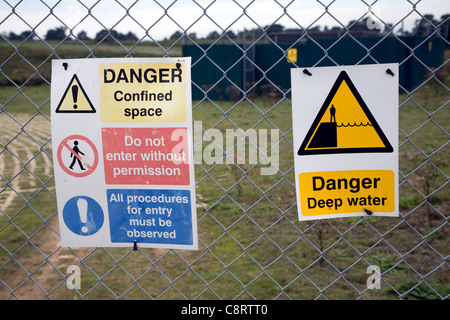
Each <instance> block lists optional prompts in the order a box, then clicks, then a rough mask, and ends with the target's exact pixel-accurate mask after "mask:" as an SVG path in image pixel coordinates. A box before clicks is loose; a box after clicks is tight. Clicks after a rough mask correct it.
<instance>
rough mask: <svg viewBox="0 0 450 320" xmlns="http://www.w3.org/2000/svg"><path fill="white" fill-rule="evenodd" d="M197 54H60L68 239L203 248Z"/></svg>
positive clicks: (57, 72) (86, 243) (57, 123)
mask: <svg viewBox="0 0 450 320" xmlns="http://www.w3.org/2000/svg"><path fill="white" fill-rule="evenodd" d="M190 62H191V61H190V58H163V59H149V58H136V59H135V58H126V59H115V58H113V59H73V60H64V61H61V60H54V61H53V65H52V88H51V101H52V113H51V116H52V141H53V144H54V146H55V147H54V148H53V152H54V159H55V166H54V167H55V180H56V195H57V203H58V213H59V218H60V219H59V220H60V228H61V243H62V245H63V246H70V247H127V246H134V245H135V243H136V244H137V247H150V248H172V249H193V250H195V249H197V247H198V244H197V225H196V224H197V218H196V206H195V182H194V169H193V161H192V159H193V155H192V142H191V137H192V102H191V76H190ZM56 159H57V160H56Z"/></svg>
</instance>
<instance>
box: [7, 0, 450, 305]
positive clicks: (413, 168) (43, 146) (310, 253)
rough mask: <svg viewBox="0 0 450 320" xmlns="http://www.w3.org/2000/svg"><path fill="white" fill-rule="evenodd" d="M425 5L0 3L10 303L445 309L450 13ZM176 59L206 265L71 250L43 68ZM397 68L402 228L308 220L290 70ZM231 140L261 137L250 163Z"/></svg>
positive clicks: (163, 254) (145, 253) (181, 258)
mask: <svg viewBox="0 0 450 320" xmlns="http://www.w3.org/2000/svg"><path fill="white" fill-rule="evenodd" d="M430 4H431V3H428V2H427V1H402V2H401V4H395V6H396V7H390V6H391V4H384V3H380V2H378V1H372V0H370V1H364V0H360V1H345V2H341V1H323V0H321V1H319V0H317V1H307V2H299V1H281V0H274V1H268V0H267V1H260V0H254V1H243V0H233V1H212V0H208V1H199V0H193V1H176V0H170V1H163V0H158V1H156V0H155V1H139V0H133V1H126V0H116V1H104V0H98V1H88V0H85V1H81V0H78V1H64V0H63V1H50V0H41V1H33V2H32V3H31V2H30V1H20V0H19V1H13V0H4V1H2V3H0V30H1V31H0V32H1V34H0V52H1V54H0V85H1V87H0V105H1V111H0V122H1V126H0V142H1V149H0V176H1V179H0V212H1V214H0V297H1V298H2V299H243V300H244V299H285V300H289V299H448V297H449V294H450V281H449V279H450V273H449V269H448V266H449V262H448V252H449V251H448V247H449V246H448V244H449V242H448V240H449V223H448V217H449V211H450V190H449V172H450V171H449V170H450V160H449V159H450V145H449V137H450V135H449V132H450V112H449V105H448V101H449V83H450V78H449V72H450V64H449V63H448V59H449V57H450V54H449V49H450V48H449V24H450V18H449V14H448V13H450V8H449V7H448V3H446V2H445V1H442V4H441V6H442V7H441V8H434V7H432V6H430ZM33 6H36V7H33ZM392 6H394V5H393V4H392ZM445 6H447V8H445ZM446 9H447V11H448V12H446V11H445V10H446ZM432 10H436V12H441V13H442V16H441V17H439V16H434V15H432V14H431V13H432ZM392 12H395V13H396V14H397V15H396V17H397V18H395V19H394V20H392V19H393V18H390V17H392V16H393V15H391V13H392ZM348 13H351V14H353V18H352V19H348V18H346V17H347V16H346V15H345V14H348ZM446 13H447V14H446ZM92 30H94V31H92ZM166 30H173V32H171V33H170V34H168V35H165V36H161V35H162V34H163V32H166ZM198 30H206V31H204V35H202V34H201V32H200V31H198ZM89 32H94V33H93V34H90V33H89ZM292 49H296V50H292ZM182 55H190V56H192V90H193V119H194V121H195V122H194V131H196V132H197V137H200V138H199V139H198V140H196V141H195V143H194V152H195V155H196V163H195V176H196V190H197V192H196V193H197V210H198V211H197V217H198V233H199V250H198V251H187V250H167V249H164V250H163V249H144V248H138V250H137V251H135V250H133V248H101V247H99V248H65V247H61V245H60V236H59V225H58V214H57V209H56V198H55V184H54V177H53V159H52V141H51V137H50V123H51V117H50V86H51V85H52V83H51V77H50V71H51V70H50V69H51V67H50V65H51V60H52V59H63V58H64V59H68V58H100V57H152V56H153V57H174V56H182ZM387 62H397V63H399V68H400V86H399V94H400V101H399V114H400V119H399V127H400V130H399V158H400V165H399V168H400V172H399V177H400V179H399V180H400V181H399V192H400V217H399V218H388V217H369V216H368V217H358V218H345V219H329V220H326V219H322V220H317V221H310V222H299V221H298V218H297V206H296V203H295V183H294V181H295V179H294V168H293V151H292V150H293V144H292V142H293V138H292V120H291V95H290V93H291V92H290V79H289V72H288V71H289V69H290V68H299V67H305V66H306V67H316V66H323V65H328V66H334V65H344V64H367V63H370V64H377V63H387ZM368 76H370V75H368ZM238 129H242V130H243V131H246V130H251V129H254V130H255V132H257V134H259V135H260V136H259V137H260V139H261V134H262V133H263V132H264V133H266V136H265V137H264V138H266V140H267V141H268V148H266V149H265V150H264V149H262V148H260V149H259V150H258V154H262V156H259V157H258V158H257V160H256V161H254V162H252V161H250V160H251V159H250V158H251V155H250V154H248V155H247V156H246V157H244V158H243V159H241V158H239V157H238V156H237V155H238V153H237V152H233V151H235V150H238V148H240V147H241V146H242V145H244V146H246V147H250V146H251V140H249V139H248V138H244V139H240V140H239V139H234V138H233V140H232V141H233V143H232V144H231V146H230V145H225V141H222V142H223V143H222V142H221V141H220V139H218V132H220V133H222V134H223V135H224V136H225V133H226V132H227V130H234V131H237V130H238ZM264 130H265V131H264ZM194 140H195V137H194ZM227 142H229V139H227ZM213 149H214V152H212V151H211V150H213ZM205 152H208V153H209V154H213V155H214V159H215V161H213V162H211V161H205V159H203V158H202V155H204V154H205ZM267 159H272V160H274V159H277V160H278V161H272V164H276V165H274V167H272V168H271V169H270V170H271V172H270V174H262V172H263V171H264V169H267V168H268V162H267ZM377 280H378V281H377Z"/></svg>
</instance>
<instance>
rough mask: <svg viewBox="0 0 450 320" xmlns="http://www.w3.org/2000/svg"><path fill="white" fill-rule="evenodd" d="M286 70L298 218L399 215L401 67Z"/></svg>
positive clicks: (395, 65) (377, 66)
mask: <svg viewBox="0 0 450 320" xmlns="http://www.w3.org/2000/svg"><path fill="white" fill-rule="evenodd" d="M302 71H303V70H301V69H292V70H291V79H292V115H293V130H294V149H295V154H294V159H295V176H296V189H297V205H298V211H299V219H300V220H311V219H322V218H337V217H348V216H358V215H368V214H369V215H374V216H377V215H378V216H398V142H397V141H398V133H397V132H398V76H397V74H398V65H397V64H383V65H365V66H347V67H322V68H309V69H308V71H309V72H302Z"/></svg>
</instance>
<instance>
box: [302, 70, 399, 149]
mask: <svg viewBox="0 0 450 320" xmlns="http://www.w3.org/2000/svg"><path fill="white" fill-rule="evenodd" d="M392 151H393V149H392V146H391V144H390V143H389V141H388V139H387V138H386V136H385V135H384V133H383V131H382V130H381V128H380V126H379V125H378V123H377V121H376V120H375V118H374V117H373V115H372V113H371V112H370V110H369V108H368V107H367V105H366V104H365V102H364V100H363V99H362V97H361V96H360V94H359V92H358V90H356V87H355V86H354V84H353V83H352V81H351V80H350V77H349V76H348V75H347V73H346V72H345V71H342V72H341V73H340V74H339V76H338V78H337V80H336V82H335V83H334V85H333V87H332V89H331V91H330V93H329V94H328V96H327V98H326V100H325V102H324V103H323V105H322V108H321V109H320V111H319V113H318V115H317V116H316V119H315V120H314V122H313V124H312V126H311V128H310V129H309V131H308V133H307V135H306V137H305V139H304V141H303V143H302V145H301V146H300V148H299V150H298V152H297V154H298V155H300V156H301V155H310V154H330V153H369V152H392Z"/></svg>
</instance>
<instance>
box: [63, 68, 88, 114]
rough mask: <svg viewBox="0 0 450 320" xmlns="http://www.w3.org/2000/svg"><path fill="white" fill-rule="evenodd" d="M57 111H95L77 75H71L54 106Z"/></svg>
mask: <svg viewBox="0 0 450 320" xmlns="http://www.w3.org/2000/svg"><path fill="white" fill-rule="evenodd" d="M55 112H57V113H66V112H67V113H74V112H76V113H95V112H96V111H95V108H94V106H93V105H92V103H91V101H90V100H89V98H88V96H87V95H86V92H85V91H84V89H83V86H82V85H81V83H80V80H78V77H77V75H76V74H75V75H73V77H72V80H70V82H69V85H68V86H67V89H66V91H65V92H64V95H63V97H62V98H61V101H60V102H59V104H58V107H57V108H56V111H55Z"/></svg>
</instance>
